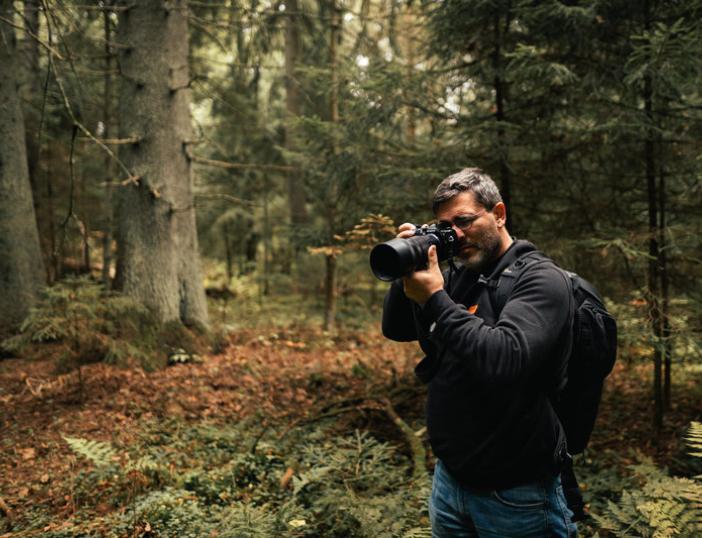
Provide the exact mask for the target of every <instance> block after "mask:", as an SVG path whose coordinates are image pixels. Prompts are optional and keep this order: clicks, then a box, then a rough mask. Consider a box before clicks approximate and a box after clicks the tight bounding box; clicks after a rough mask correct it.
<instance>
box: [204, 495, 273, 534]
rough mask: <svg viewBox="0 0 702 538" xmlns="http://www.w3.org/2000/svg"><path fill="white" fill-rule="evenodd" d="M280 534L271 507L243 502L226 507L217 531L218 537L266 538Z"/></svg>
mask: <svg viewBox="0 0 702 538" xmlns="http://www.w3.org/2000/svg"><path fill="white" fill-rule="evenodd" d="M280 535H281V533H280V523H279V521H278V519H277V517H276V513H275V510H274V509H272V507H269V506H267V505H262V506H251V505H247V504H243V503H237V504H234V505H232V506H230V507H228V508H227V509H226V511H225V513H224V516H223V518H222V521H221V523H220V524H219V526H218V533H217V536H219V537H220V538H268V537H270V536H280Z"/></svg>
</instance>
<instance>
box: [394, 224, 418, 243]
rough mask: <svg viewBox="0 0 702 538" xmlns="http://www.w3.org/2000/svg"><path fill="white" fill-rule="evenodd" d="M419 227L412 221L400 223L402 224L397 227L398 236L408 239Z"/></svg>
mask: <svg viewBox="0 0 702 538" xmlns="http://www.w3.org/2000/svg"><path fill="white" fill-rule="evenodd" d="M416 229H417V227H416V226H415V225H414V224H412V223H411V222H405V223H402V224H400V226H399V227H398V228H397V232H398V233H397V236H396V237H397V238H400V239H407V238H409V237H412V236H413V235H414V231H415V230H416Z"/></svg>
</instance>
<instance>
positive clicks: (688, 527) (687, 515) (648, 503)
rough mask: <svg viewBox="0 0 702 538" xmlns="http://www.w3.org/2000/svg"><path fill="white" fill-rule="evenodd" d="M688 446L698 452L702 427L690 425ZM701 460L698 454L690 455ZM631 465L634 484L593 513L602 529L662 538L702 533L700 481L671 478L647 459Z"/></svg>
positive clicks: (625, 534) (647, 537)
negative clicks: (602, 509)
mask: <svg viewBox="0 0 702 538" xmlns="http://www.w3.org/2000/svg"><path fill="white" fill-rule="evenodd" d="M689 439H690V447H691V448H692V449H693V450H698V449H699V448H700V446H701V442H702V425H700V424H699V423H695V422H693V423H692V424H691V426H690V432H689ZM693 454H694V455H696V456H697V457H702V455H701V454H700V453H697V452H695V453H693ZM640 459H641V463H639V464H637V465H633V466H632V467H631V470H632V472H633V480H634V483H633V485H632V487H631V488H627V489H625V490H624V491H623V492H622V494H621V498H620V499H618V501H617V502H614V501H611V500H610V501H608V502H607V506H606V508H605V510H604V511H603V512H602V513H599V514H598V513H593V517H594V519H595V520H596V521H597V523H598V524H599V525H600V526H601V528H602V529H604V530H608V531H612V532H614V534H615V535H616V536H641V537H645V538H649V537H650V538H665V537H669V536H681V537H691V538H692V537H695V536H699V535H700V533H702V482H700V480H699V479H700V477H697V479H695V480H692V479H688V478H680V477H675V476H670V475H669V474H668V472H667V471H666V470H665V469H660V468H658V467H657V466H656V465H655V464H654V463H653V462H652V461H651V460H650V459H647V458H643V457H641V458H640Z"/></svg>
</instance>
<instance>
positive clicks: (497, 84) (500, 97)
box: [492, 12, 516, 234]
mask: <svg viewBox="0 0 702 538" xmlns="http://www.w3.org/2000/svg"><path fill="white" fill-rule="evenodd" d="M505 16H506V17H507V19H508V20H507V23H506V24H505V33H506V32H507V31H508V28H509V17H510V15H509V13H507V14H506V15H505ZM501 22H502V17H501V14H500V13H499V12H497V13H495V20H494V28H493V31H494V39H495V45H494V49H493V56H492V67H493V70H494V72H495V74H494V78H493V89H494V90H495V120H496V121H497V155H498V158H499V160H500V180H501V181H500V193H501V194H502V200H503V201H504V203H505V205H506V206H507V208H508V211H507V229H508V230H509V231H510V232H512V233H513V234H514V233H515V232H516V230H514V221H513V219H512V211H511V209H512V205H511V201H512V179H511V171H510V167H509V155H508V146H507V142H506V140H505V138H506V137H505V128H504V122H505V120H506V115H505V93H506V89H505V83H504V78H503V76H502V41H503V34H502V32H501V29H500V23H501Z"/></svg>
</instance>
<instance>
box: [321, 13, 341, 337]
mask: <svg viewBox="0 0 702 538" xmlns="http://www.w3.org/2000/svg"><path fill="white" fill-rule="evenodd" d="M330 4H331V33H330V39H329V70H330V76H331V91H330V93H329V121H330V122H331V123H332V124H337V123H339V69H338V60H337V45H338V40H339V39H340V36H341V13H340V12H339V9H338V8H337V6H336V0H331V2H330ZM334 140H336V139H334ZM338 149H339V148H338V147H337V145H336V142H335V141H332V153H333V155H336V154H337V153H338ZM335 224H336V210H335V208H334V207H329V208H328V209H327V226H328V231H329V244H330V245H332V244H333V241H334V229H335ZM325 269H326V276H325V279H324V297H325V301H324V330H326V331H333V330H334V329H335V328H336V302H337V290H336V278H337V275H336V273H337V260H336V254H334V253H330V254H327V255H326V256H325Z"/></svg>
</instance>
